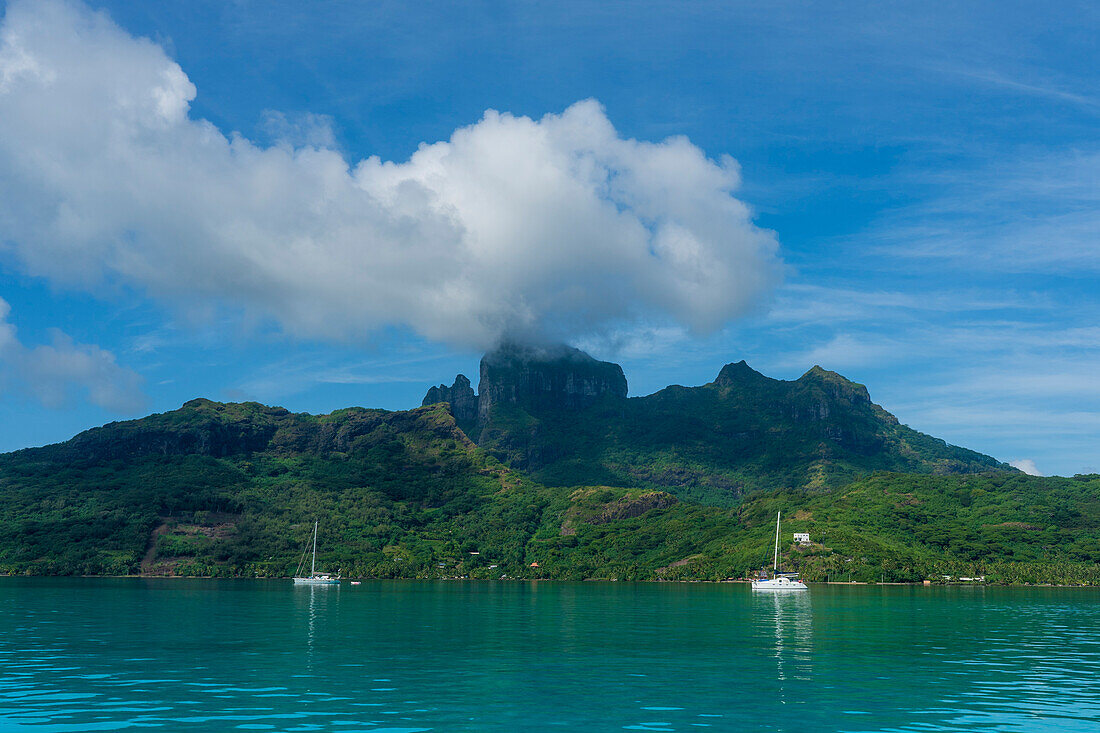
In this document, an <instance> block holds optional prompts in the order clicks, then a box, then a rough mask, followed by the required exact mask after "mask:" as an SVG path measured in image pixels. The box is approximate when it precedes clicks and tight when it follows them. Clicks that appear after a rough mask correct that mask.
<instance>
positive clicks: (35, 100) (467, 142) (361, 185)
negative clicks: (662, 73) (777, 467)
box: [0, 0, 779, 347]
mask: <svg viewBox="0 0 1100 733" xmlns="http://www.w3.org/2000/svg"><path fill="white" fill-rule="evenodd" d="M195 95H196V88H195V86H194V85H193V84H192V83H191V81H190V80H189V79H188V77H187V75H186V74H185V73H184V71H183V70H182V69H181V68H180V67H179V65H177V64H176V63H175V62H174V61H172V60H171V59H170V58H169V57H168V56H167V55H166V53H165V52H164V50H163V49H162V48H161V47H159V46H157V45H156V44H154V43H153V42H151V41H149V40H145V39H140V38H135V37H133V36H131V35H129V34H128V33H126V32H125V31H124V30H122V29H121V28H119V27H118V26H117V25H115V24H114V23H113V21H112V20H111V19H110V18H109V17H108V16H106V15H105V14H103V13H97V12H92V11H90V10H89V9H87V8H86V7H84V6H82V5H77V4H73V3H68V2H58V1H55V0H36V1H34V2H28V1H25V0H17V1H15V2H12V3H10V4H9V5H8V9H7V12H6V14H5V16H4V20H3V23H2V26H0V242H2V243H3V245H4V246H6V247H8V248H9V249H10V250H12V251H13V252H14V253H15V255H16V256H17V257H18V259H19V260H20V261H21V262H22V263H23V265H24V266H25V267H26V269H27V270H28V271H29V272H30V273H32V274H35V275H39V276H44V277H47V278H50V279H51V280H52V281H54V282H57V283H61V284H64V285H66V286H69V287H83V288H87V289H96V288H99V287H102V286H103V285H104V284H111V283H123V284H126V285H129V286H136V287H139V288H141V289H143V290H145V291H146V292H147V293H149V294H150V295H151V296H152V297H155V298H158V299H161V300H163V301H165V302H170V303H175V304H178V305H181V306H185V307H210V306H221V307H230V308H235V309H239V310H240V311H242V312H243V313H245V314H247V315H248V316H249V317H251V318H258V319H265V320H270V321H273V322H275V323H277V324H279V325H280V326H281V328H283V329H284V330H285V331H286V332H288V333H290V334H294V335H299V336H304V337H309V338H328V339H350V340H355V339H364V338H367V337H369V334H370V333H371V332H373V331H376V330H377V329H380V328H384V327H389V326H396V327H399V328H408V329H411V330H413V331H415V332H417V333H419V334H421V335H422V336H424V337H426V338H429V339H432V340H435V341H440V342H445V343H449V344H453V345H457V346H464V347H485V346H489V345H491V344H492V343H493V342H495V341H496V340H497V339H499V338H500V337H501V336H502V335H508V336H512V337H524V336H530V337H539V338H566V339H573V340H576V339H581V338H592V337H598V336H599V335H600V334H602V333H605V332H606V333H612V332H621V331H622V329H624V328H629V327H632V326H634V325H642V326H645V327H654V326H657V325H660V324H665V325H666V326H667V325H676V326H679V327H683V328H686V329H688V330H690V331H692V332H696V333H701V332H708V331H713V330H715V329H717V328H720V327H721V326H722V325H724V324H725V323H727V322H729V321H730V320H731V319H733V318H735V317H737V316H738V315H740V314H742V313H744V312H745V311H746V310H748V309H750V308H753V307H754V306H755V305H756V304H758V303H760V302H761V301H762V300H763V299H765V298H766V297H767V295H768V294H769V292H770V291H771V288H772V287H773V285H774V284H775V282H776V281H777V279H778V272H779V261H778V256H777V249H778V245H777V242H776V240H775V238H774V236H773V234H772V233H771V232H768V231H765V230H761V229H760V228H758V227H756V226H755V225H754V224H753V221H752V215H751V211H750V210H749V208H748V207H747V206H746V205H745V204H744V203H743V202H742V201H740V200H739V199H738V198H736V196H735V193H736V190H737V189H738V187H739V185H740V172H739V168H738V166H737V163H736V162H735V161H734V160H733V159H732V158H729V157H722V158H721V159H719V160H714V159H711V158H708V157H707V156H706V155H705V154H704V153H703V151H702V150H700V149H699V148H698V147H696V146H695V145H693V144H692V143H691V142H690V141H689V140H687V139H686V138H683V137H672V138H668V139H666V140H663V141H660V142H644V141H638V140H632V139H626V138H624V137H622V136H621V135H619V133H618V132H617V131H616V130H615V128H614V127H613V125H612V124H611V122H610V121H609V120H608V118H607V116H606V114H605V111H604V110H603V108H602V107H601V106H600V105H599V104H598V103H597V102H596V101H593V100H588V101H582V102H578V103H577V104H574V105H573V106H571V107H569V108H568V109H566V110H565V111H564V112H562V113H560V114H548V115H546V116H544V117H542V118H541V119H530V118H527V117H517V116H513V115H510V114H507V113H501V112H496V111H492V110H490V111H488V112H486V113H485V115H484V117H483V118H482V119H481V120H479V121H477V122H476V123H474V124H472V125H470V126H468V127H463V128H460V129H458V130H456V131H455V132H454V133H453V134H452V135H451V137H450V139H449V140H446V141H443V142H437V143H434V144H422V145H421V146H420V148H419V149H418V150H417V151H416V152H415V153H414V154H413V155H412V156H411V157H410V158H409V159H408V160H406V161H403V162H387V161H382V160H380V159H379V158H377V157H369V158H367V159H365V160H361V161H357V162H352V161H348V160H346V159H345V158H344V157H343V156H342V155H341V154H340V153H339V152H337V151H335V150H333V149H331V148H330V147H326V145H328V144H329V143H330V141H331V135H330V134H329V133H327V132H326V130H327V129H328V128H327V121H326V120H325V119H324V118H316V119H312V118H310V119H306V120H305V121H304V122H303V121H293V120H287V118H285V117H280V116H279V115H278V114H277V113H269V114H268V119H267V122H268V126H269V127H273V128H274V130H275V137H276V138H277V141H276V142H275V143H274V144H273V145H270V146H263V145H260V144H257V143H255V142H252V141H250V140H248V139H245V138H243V137H242V136H240V135H238V134H235V133H227V132H224V131H222V130H219V129H218V128H217V127H216V126H214V125H213V124H212V123H210V122H208V121H206V120H202V119H196V118H194V117H192V116H191V115H190V103H191V101H192V100H193V99H194V98H195Z"/></svg>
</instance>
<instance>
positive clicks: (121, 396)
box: [0, 298, 145, 414]
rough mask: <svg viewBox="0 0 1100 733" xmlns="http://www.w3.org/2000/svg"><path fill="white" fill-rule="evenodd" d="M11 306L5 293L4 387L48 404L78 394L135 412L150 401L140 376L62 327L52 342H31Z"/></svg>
mask: <svg viewBox="0 0 1100 733" xmlns="http://www.w3.org/2000/svg"><path fill="white" fill-rule="evenodd" d="M10 313H11V306H10V305H9V304H8V302H7V301H5V300H4V299H2V298H0V387H2V388H3V389H4V391H8V392H11V393H15V394H21V395H25V396H29V397H31V398H33V399H35V400H37V401H39V402H41V403H42V404H43V405H45V406H46V407H55V408H56V407H63V406H65V405H66V404H68V403H69V402H70V401H71V400H72V398H73V397H74V396H75V395H76V394H81V395H82V396H83V397H85V398H86V399H87V400H89V401H90V402H92V403H93V404H96V405H99V406H100V407H103V408H106V409H108V410H111V411H112V412H118V413H124V414H130V413H134V412H137V411H139V410H140V409H141V408H142V407H144V406H145V395H144V393H143V392H142V390H141V377H139V376H138V375H137V374H136V373H134V372H133V371H130V370H129V369H126V368H125V367H122V366H120V365H119V364H118V363H117V362H116V361H115V356H114V354H112V353H111V352H109V351H105V350H104V349H101V348H100V347H98V346H94V345H90V344H78V343H75V342H74V341H73V340H72V339H71V338H69V336H67V335H65V334H64V333H62V332H61V331H58V330H54V331H53V332H52V342H51V343H49V344H40V345H37V346H26V345H24V344H23V343H22V342H21V341H20V340H19V338H18V336H17V333H16V329H15V326H14V325H13V324H12V323H11V322H10V321H9V320H8V316H9V315H10Z"/></svg>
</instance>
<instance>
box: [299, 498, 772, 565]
mask: <svg viewBox="0 0 1100 733" xmlns="http://www.w3.org/2000/svg"><path fill="white" fill-rule="evenodd" d="M780 514H782V512H776V513H775V572H777V573H778V572H779V515H780ZM314 552H316V550H314Z"/></svg>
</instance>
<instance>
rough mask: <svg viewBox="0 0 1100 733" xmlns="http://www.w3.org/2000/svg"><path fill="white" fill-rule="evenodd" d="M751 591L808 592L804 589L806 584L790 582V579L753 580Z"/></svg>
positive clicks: (797, 581)
mask: <svg viewBox="0 0 1100 733" xmlns="http://www.w3.org/2000/svg"><path fill="white" fill-rule="evenodd" d="M752 589H753V590H760V591H778V592H780V593H786V592H791V591H806V590H809V588H807V587H806V584H805V583H803V582H802V581H801V580H791V579H790V578H772V579H770V580H754V581H752Z"/></svg>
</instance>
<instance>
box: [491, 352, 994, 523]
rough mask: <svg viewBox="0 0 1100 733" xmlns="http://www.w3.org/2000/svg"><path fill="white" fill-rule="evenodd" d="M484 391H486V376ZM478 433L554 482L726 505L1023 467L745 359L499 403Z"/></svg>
mask: <svg viewBox="0 0 1100 733" xmlns="http://www.w3.org/2000/svg"><path fill="white" fill-rule="evenodd" d="M529 368H533V369H539V370H541V369H544V368H554V369H556V370H560V369H561V368H562V367H561V365H558V364H553V365H550V366H549V367H544V366H543V365H541V364H540V365H536V366H535V367H530V366H529ZM483 372H484V370H483ZM482 384H483V386H482V391H483V392H484V390H485V387H484V384H485V379H484V377H483V380H482ZM477 436H478V442H479V444H480V445H481V446H482V447H484V448H485V449H487V450H488V451H489V452H490V453H492V454H493V455H494V456H496V457H497V458H498V459H500V460H501V461H502V462H504V463H506V464H508V465H510V466H513V467H516V468H521V469H525V470H527V471H528V472H529V473H530V475H531V476H532V477H533V478H535V479H537V480H539V481H541V482H542V483H545V484H550V485H555V486H572V485H578V484H591V483H600V484H607V485H612V486H622V487H634V486H638V487H646V488H651V489H655V490H665V491H669V492H671V493H674V494H676V495H677V496H679V497H681V498H684V499H688V500H693V501H700V502H704V503H710V504H715V505H724V506H731V505H734V504H736V503H737V502H738V501H739V500H740V497H741V496H742V495H744V494H746V493H751V492H754V491H760V490H769V489H776V488H780V487H799V488H807V489H821V488H828V487H837V486H842V485H844V484H845V483H847V482H849V481H851V480H853V479H855V478H857V477H859V476H865V475H867V474H869V473H871V472H873V471H881V470H888V471H903V472H915V473H932V474H952V473H974V472H981V471H988V470H991V469H1000V470H1009V471H1011V470H1013V469H1011V468H1010V467H1009V466H1007V465H1005V464H1002V463H1000V462H998V461H997V460H996V459H994V458H991V457H990V456H986V455H982V454H980V453H976V452H974V451H970V450H966V449H965V448H958V447H955V446H951V445H948V444H947V443H945V442H943V441H942V440H938V439H936V438H933V437H931V436H928V435H925V434H923V433H919V432H917V431H915V430H912V429H911V428H908V427H906V426H904V425H901V424H899V422H898V420H897V419H896V418H895V417H894V416H893V415H891V414H890V413H888V412H886V410H884V409H882V408H881V407H879V406H878V405H876V404H874V403H872V402H871V399H870V397H869V395H868V394H867V390H866V388H865V387H864V386H863V385H860V384H856V383H853V382H850V381H849V380H847V379H845V378H844V377H842V376H840V375H839V374H836V373H834V372H829V371H826V370H824V369H821V368H820V367H814V368H813V369H811V370H810V371H809V372H807V373H806V374H805V375H803V376H802V377H801V378H800V379H798V380H795V381H792V382H788V381H781V380H777V379H770V378H768V377H765V376H764V375H762V374H759V373H758V372H756V371H753V370H752V369H751V368H749V367H748V365H746V364H745V363H744V362H739V363H737V364H729V365H727V366H726V367H725V368H723V369H722V372H721V374H720V375H719V376H718V378H717V379H716V380H715V381H714V382H712V383H710V384H706V385H703V386H701V387H679V386H672V387H668V388H666V389H663V390H661V391H660V392H657V393H655V394H652V395H649V396H647V397H635V398H629V399H627V398H625V397H620V396H619V395H617V394H610V393H609V394H605V395H602V396H601V397H600V398H599V399H597V400H594V401H593V403H592V404H590V405H588V406H585V407H583V408H581V409H574V408H570V407H567V406H561V407H556V406H554V405H553V404H552V403H551V404H548V401H547V400H545V399H543V400H542V402H541V403H534V402H533V401H531V400H523V399H519V400H516V401H515V402H513V403H500V402H497V403H495V404H493V405H492V407H491V408H490V409H489V410H488V412H487V415H486V416H485V417H484V418H483V420H482V422H481V424H480V428H479V430H478V432H477Z"/></svg>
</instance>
